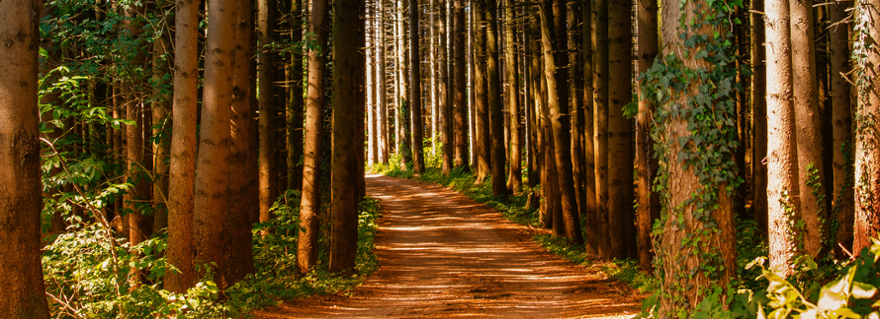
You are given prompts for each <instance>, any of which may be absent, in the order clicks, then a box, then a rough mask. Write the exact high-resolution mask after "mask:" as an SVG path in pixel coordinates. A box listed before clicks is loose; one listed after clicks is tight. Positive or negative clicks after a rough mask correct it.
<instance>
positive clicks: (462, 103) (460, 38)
mask: <svg viewBox="0 0 880 319" xmlns="http://www.w3.org/2000/svg"><path fill="white" fill-rule="evenodd" d="M454 1H455V4H454V6H455V7H454V9H453V13H452V14H453V27H452V30H453V31H452V34H453V44H452V50H453V53H452V60H453V71H452V76H453V78H454V79H453V81H452V83H453V84H454V85H453V90H454V91H455V92H454V93H453V95H452V96H453V99H452V104H453V105H452V108H453V112H454V113H455V123H454V125H453V127H454V130H455V137H454V138H455V142H454V143H455V154H454V156H453V162H454V163H455V167H461V168H463V169H468V168H469V166H470V164H469V159H470V157H469V155H468V149H469V143H468V142H469V140H468V132H469V131H470V130H468V120H467V119H468V117H467V113H468V100H467V97H466V96H465V95H466V93H465V92H467V82H466V76H467V71H466V68H465V64H466V63H467V61H466V60H465V57H464V56H465V54H464V53H465V51H466V49H467V42H466V41H465V38H466V36H465V26H466V25H467V21H465V16H464V7H465V1H464V0H454ZM470 132H473V131H470Z"/></svg>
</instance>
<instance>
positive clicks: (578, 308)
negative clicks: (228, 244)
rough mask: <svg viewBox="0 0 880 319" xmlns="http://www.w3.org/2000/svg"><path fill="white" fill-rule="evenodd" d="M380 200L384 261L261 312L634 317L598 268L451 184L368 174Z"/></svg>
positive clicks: (626, 297)
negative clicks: (568, 256)
mask: <svg viewBox="0 0 880 319" xmlns="http://www.w3.org/2000/svg"><path fill="white" fill-rule="evenodd" d="M367 193H368V194H370V195H371V196H372V197H375V198H378V199H380V200H381V206H382V212H383V217H382V218H381V219H380V221H379V232H378V234H377V236H376V242H375V244H376V255H377V256H378V258H379V263H380V265H381V266H380V268H379V270H377V271H376V272H375V273H373V274H372V275H371V276H370V277H369V278H367V280H366V281H365V282H364V283H363V285H361V286H359V287H357V288H355V289H353V290H351V291H347V292H345V293H342V294H338V295H329V296H312V297H309V298H303V299H296V300H292V301H290V302H287V303H284V304H282V305H281V306H279V307H276V308H272V309H267V310H263V311H259V312H256V313H254V315H255V317H257V318H327V317H342V318H376V317H378V318H415V317H420V318H446V317H479V318H485V317H497V318H629V317H632V316H633V315H634V314H636V313H637V312H638V306H639V302H640V299H641V298H640V297H639V296H638V295H637V294H635V293H633V292H632V291H631V290H630V289H628V288H626V287H625V285H624V284H621V283H616V282H614V281H612V280H609V279H608V278H607V276H606V275H605V274H604V273H603V272H602V271H601V270H600V269H599V268H598V267H597V266H593V267H589V268H587V267H583V266H578V265H575V264H572V263H571V262H568V261H566V260H563V259H561V258H559V257H557V256H555V255H552V254H550V253H549V252H547V251H545V250H544V249H543V248H541V247H540V246H538V245H537V244H535V243H534V242H533V241H532V240H531V236H532V235H533V234H534V232H535V231H534V230H530V229H528V228H526V227H523V226H519V225H516V224H514V223H511V222H509V221H506V220H504V219H503V217H501V215H500V214H499V213H498V212H497V211H495V210H493V209H492V208H489V207H488V206H485V205H483V204H480V203H477V202H475V201H473V200H471V199H469V198H467V197H465V196H464V195H461V194H459V193H457V192H455V191H452V190H449V189H447V188H444V187H441V186H435V185H429V184H421V183H419V182H415V181H411V180H405V179H398V178H391V177H385V176H381V175H368V176H367Z"/></svg>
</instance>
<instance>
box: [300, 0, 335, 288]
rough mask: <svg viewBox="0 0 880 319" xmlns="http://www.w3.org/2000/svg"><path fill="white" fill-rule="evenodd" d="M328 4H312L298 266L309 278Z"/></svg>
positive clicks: (317, 204)
mask: <svg viewBox="0 0 880 319" xmlns="http://www.w3.org/2000/svg"><path fill="white" fill-rule="evenodd" d="M327 2H328V1H327V0H312V11H311V16H310V18H309V25H308V31H309V33H312V34H314V41H315V47H313V48H311V49H310V50H309V51H308V59H309V60H308V65H309V75H308V83H309V86H308V90H307V92H306V94H307V97H306V131H305V140H304V144H303V181H302V186H303V188H302V199H301V200H300V206H299V207H300V208H299V229H300V230H299V235H298V238H297V251H296V265H297V270H298V271H299V273H300V274H305V273H307V272H308V271H309V269H310V268H312V267H313V266H314V265H316V264H317V263H318V232H319V231H320V225H321V224H320V220H319V219H318V218H319V216H320V214H321V150H322V149H323V148H322V144H323V142H322V141H323V137H322V135H323V131H324V67H325V59H326V57H327V55H326V54H323V53H322V52H327V51H326V50H327V37H328V28H329V26H330V22H329V18H330V8H329V7H328V3H327Z"/></svg>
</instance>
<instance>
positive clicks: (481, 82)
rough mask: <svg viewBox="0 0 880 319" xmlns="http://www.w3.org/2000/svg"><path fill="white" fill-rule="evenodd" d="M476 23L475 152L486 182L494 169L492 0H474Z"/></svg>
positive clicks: (480, 173)
mask: <svg viewBox="0 0 880 319" xmlns="http://www.w3.org/2000/svg"><path fill="white" fill-rule="evenodd" d="M473 1H474V2H473V4H474V5H473V23H472V24H471V28H473V29H475V31H473V32H474V35H473V38H474V40H473V43H474V44H473V46H472V48H473V58H472V60H474V81H473V82H474V84H473V85H474V87H473V92H474V99H475V100H474V102H475V103H474V109H475V111H476V113H471V114H472V115H475V116H474V118H475V120H474V123H475V124H474V126H475V130H474V134H475V135H476V137H475V138H474V140H475V144H474V153H476V155H475V156H476V163H475V164H476V166H477V181H478V182H481V183H482V182H483V181H485V180H486V178H487V177H489V174H490V173H492V171H491V170H492V163H491V162H490V161H491V151H492V149H491V147H492V141H491V135H490V134H491V131H490V123H489V105H488V104H489V99H488V98H489V94H488V92H487V91H488V86H489V85H488V83H487V82H488V79H487V76H488V75H487V74H486V64H487V61H486V60H487V56H486V46H487V45H488V43H487V41H486V31H485V29H484V28H486V26H485V24H486V2H487V1H493V0H473Z"/></svg>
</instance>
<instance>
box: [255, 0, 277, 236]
mask: <svg viewBox="0 0 880 319" xmlns="http://www.w3.org/2000/svg"><path fill="white" fill-rule="evenodd" d="M275 11H276V2H275V1H271V0H257V41H258V42H259V45H260V46H258V48H261V49H260V51H259V52H257V54H258V55H259V59H258V61H259V62H260V63H259V64H258V68H259V69H258V70H257V74H258V75H259V79H258V80H259V112H260V120H259V121H260V127H259V130H260V131H259V132H260V160H259V162H260V222H266V221H268V220H270V219H272V215H271V214H270V213H269V208H271V207H272V203H274V202H275V197H277V196H278V193H277V189H278V187H277V185H275V174H276V167H275V164H276V163H275V153H274V152H275V123H274V116H273V114H274V112H275V104H274V103H275V90H274V85H275V65H274V60H275V54H274V53H272V52H267V50H269V49H267V48H263V46H264V45H267V44H269V43H272V41H274V37H275V31H274V25H275V23H274V20H275ZM264 235H265V234H264Z"/></svg>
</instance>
